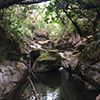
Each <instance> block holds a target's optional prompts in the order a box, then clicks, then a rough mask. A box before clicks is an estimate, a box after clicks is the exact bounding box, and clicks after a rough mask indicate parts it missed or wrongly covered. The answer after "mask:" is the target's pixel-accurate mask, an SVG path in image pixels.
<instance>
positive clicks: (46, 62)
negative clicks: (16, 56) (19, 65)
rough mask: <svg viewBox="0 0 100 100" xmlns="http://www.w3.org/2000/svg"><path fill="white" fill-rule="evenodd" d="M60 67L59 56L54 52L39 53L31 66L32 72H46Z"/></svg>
mask: <svg viewBox="0 0 100 100" xmlns="http://www.w3.org/2000/svg"><path fill="white" fill-rule="evenodd" d="M60 65H61V56H60V55H59V54H58V53H57V52H56V51H45V52H43V53H41V55H40V57H38V58H37V59H36V61H35V63H34V64H33V67H32V70H33V71H34V72H47V71H52V70H55V69H57V68H59V67H60Z"/></svg>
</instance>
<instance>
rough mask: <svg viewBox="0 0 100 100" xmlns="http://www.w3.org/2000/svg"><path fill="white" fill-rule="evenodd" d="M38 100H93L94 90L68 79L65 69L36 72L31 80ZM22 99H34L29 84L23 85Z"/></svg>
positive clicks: (95, 93)
mask: <svg viewBox="0 0 100 100" xmlns="http://www.w3.org/2000/svg"><path fill="white" fill-rule="evenodd" d="M33 83H34V85H35V88H36V91H37V96H38V97H39V100H95V96H96V95H97V92H96V91H89V90H86V88H85V86H84V84H83V83H82V82H80V81H77V80H74V81H73V80H72V81H68V73H67V72H66V71H65V70H62V71H54V72H48V73H44V74H43V73H42V74H37V75H36V79H34V80H33ZM22 95H23V99H21V100H35V96H34V95H33V92H32V88H31V86H30V84H28V85H27V86H24V91H23V92H22Z"/></svg>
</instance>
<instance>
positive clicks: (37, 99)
mask: <svg viewBox="0 0 100 100" xmlns="http://www.w3.org/2000/svg"><path fill="white" fill-rule="evenodd" d="M28 80H29V82H30V84H31V86H32V89H33V93H34V96H35V98H36V100H39V98H38V96H37V94H38V93H37V92H36V89H35V86H34V84H33V82H32V80H31V78H30V77H29V76H28Z"/></svg>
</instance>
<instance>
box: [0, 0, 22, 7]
mask: <svg viewBox="0 0 100 100" xmlns="http://www.w3.org/2000/svg"><path fill="white" fill-rule="evenodd" d="M21 1H23V0H0V9H3V8H7V7H9V6H11V5H14V4H16V3H18V2H21Z"/></svg>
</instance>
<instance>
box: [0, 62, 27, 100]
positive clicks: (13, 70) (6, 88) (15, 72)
mask: <svg viewBox="0 0 100 100" xmlns="http://www.w3.org/2000/svg"><path fill="white" fill-rule="evenodd" d="M26 69H27V68H26V66H25V65H24V64H23V63H21V62H14V61H13V62H11V61H4V62H2V63H0V100H2V99H3V100H12V97H13V95H14V91H15V90H16V89H17V88H18V85H19V84H20V81H21V80H23V77H24V74H25V71H26ZM9 97H10V98H9Z"/></svg>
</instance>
